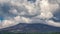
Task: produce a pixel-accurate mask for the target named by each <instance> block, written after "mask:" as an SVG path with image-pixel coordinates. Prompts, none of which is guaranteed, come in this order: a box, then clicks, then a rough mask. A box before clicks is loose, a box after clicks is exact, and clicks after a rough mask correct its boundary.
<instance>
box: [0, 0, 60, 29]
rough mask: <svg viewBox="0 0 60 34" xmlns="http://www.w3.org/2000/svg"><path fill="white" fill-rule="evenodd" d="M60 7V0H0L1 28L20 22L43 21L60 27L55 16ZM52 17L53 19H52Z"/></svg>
mask: <svg viewBox="0 0 60 34" xmlns="http://www.w3.org/2000/svg"><path fill="white" fill-rule="evenodd" d="M58 9H60V8H59V0H57V1H56V0H36V1H35V0H33V1H32V0H0V16H3V20H2V21H1V20H0V29H1V28H6V27H10V26H14V25H17V24H19V23H42V24H47V25H51V26H55V27H60V25H59V24H60V23H59V22H58V23H57V22H55V21H54V20H52V19H51V18H54V17H56V16H54V15H55V14H56V12H57V11H60V10H58ZM57 18H58V17H57ZM50 19H51V20H50Z"/></svg>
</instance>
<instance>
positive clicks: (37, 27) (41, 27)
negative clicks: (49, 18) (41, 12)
mask: <svg viewBox="0 0 60 34" xmlns="http://www.w3.org/2000/svg"><path fill="white" fill-rule="evenodd" d="M0 31H8V32H60V28H59V27H53V26H49V25H46V24H40V23H33V24H26V23H20V24H17V25H15V26H12V27H7V28H4V29H0Z"/></svg>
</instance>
